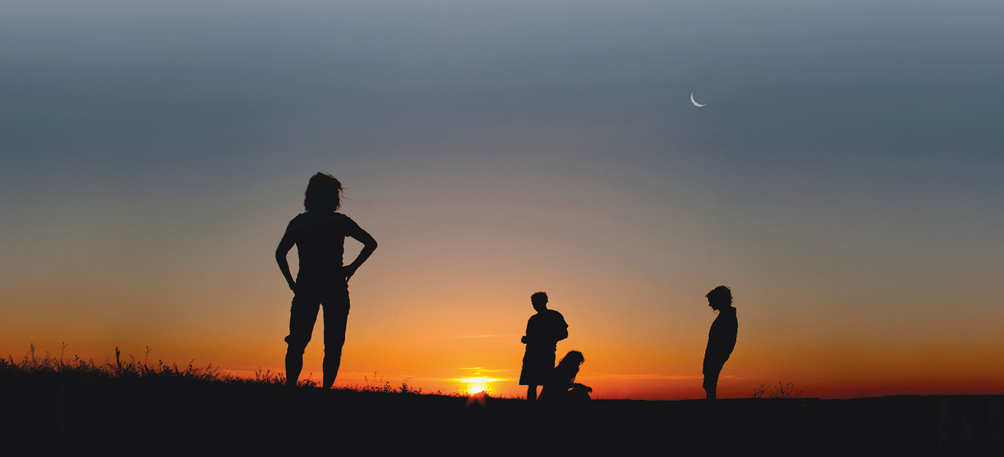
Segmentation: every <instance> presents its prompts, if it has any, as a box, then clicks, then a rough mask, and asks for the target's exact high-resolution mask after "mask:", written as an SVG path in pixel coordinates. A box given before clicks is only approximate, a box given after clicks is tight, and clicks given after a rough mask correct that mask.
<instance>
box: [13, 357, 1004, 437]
mask: <svg viewBox="0 0 1004 457" xmlns="http://www.w3.org/2000/svg"><path fill="white" fill-rule="evenodd" d="M284 383H285V378H284V377H283V376H282V375H276V374H272V373H267V372H266V373H258V374H257V375H256V376H255V377H253V378H239V377H234V376H226V375H220V374H218V373H217V371H216V370H214V369H213V368H212V367H211V366H210V367H206V368H195V367H193V366H191V365H189V366H187V367H177V366H174V365H171V366H168V365H165V364H163V363H159V362H158V363H155V364H150V363H149V362H148V361H147V360H143V361H138V360H136V359H134V358H129V359H128V360H123V359H122V358H121V356H120V355H119V354H116V358H115V361H114V362H110V363H107V364H103V365H98V364H95V363H94V362H93V361H83V360H80V359H77V358H74V359H71V360H64V359H63V358H62V357H54V356H51V355H46V356H41V357H34V356H33V355H31V356H26V357H25V358H24V359H23V360H21V361H15V360H14V359H13V358H8V359H6V360H3V359H0V389H2V392H3V398H4V401H3V407H2V410H0V438H2V440H3V441H2V442H3V443H5V445H10V444H11V443H31V446H34V448H35V449H37V450H39V452H40V453H48V452H43V450H45V451H48V450H51V451H53V452H56V451H64V452H79V451H82V450H85V449H97V450H100V451H102V452H103V453H112V454H125V453H130V454H132V453H144V454H146V453H154V454H158V453H175V452H185V453H196V454H205V453H210V452H221V451H224V452H225V451H256V453H260V452H266V451H269V452H288V451H294V450H303V451H320V452H324V453H329V452H341V451H350V452H352V453H361V454H363V455H385V454H388V453H414V452H416V451H419V450H425V449H431V450H434V451H436V452H437V453H446V454H473V455H478V454H488V455H501V454H513V453H518V454H530V455H544V454H547V455H564V454H571V453H582V454H584V455H594V454H597V453H609V454H611V455H620V454H622V453H625V452H630V451H636V452H644V453H646V454H648V453H653V452H657V453H659V454H663V455H664V454H670V453H682V454H681V455H690V454H695V453H710V454H712V455H714V454H718V453H720V452H724V451H730V452H732V451H744V450H746V451H748V450H765V449H766V450H776V451H781V452H784V453H791V454H800V455H817V454H828V453H830V452H837V451H840V452H855V453H862V452H863V453H866V454H873V453H877V452H879V451H883V450H884V451H894V452H904V451H909V452H921V453H930V452H932V451H952V450H960V449H961V450H965V451H967V453H988V454H990V455H1001V449H1002V447H1001V446H1002V444H1004V440H1002V438H1001V437H1002V435H1004V434H1002V430H1004V421H1002V414H1001V412H1002V411H1001V404H1002V402H1001V400H1002V398H1004V397H1001V396H943V397H937V396H925V397H918V396H900V397H882V398H866V399H855V400H820V399H813V398H792V397H793V395H791V391H790V389H789V390H787V391H786V392H787V396H788V398H763V397H764V396H765V395H764V393H763V390H761V391H760V395H759V397H761V398H748V399H729V400H719V401H717V402H706V401H703V400H685V401H637V400H593V401H590V402H587V403H583V404H579V405H576V406H574V407H572V408H567V409H563V410H553V409H548V410H544V409H540V408H534V407H531V405H529V404H527V403H526V402H525V401H524V400H521V399H513V398H508V399H505V398H492V397H488V396H483V395H481V396H476V397H466V396H460V395H442V394H419V393H417V392H415V391H413V390H412V389H410V388H408V387H407V386H401V387H397V388H395V387H392V386H390V385H389V384H386V383H383V384H380V383H376V384H372V385H367V386H359V387H356V388H354V389H335V390H329V391H325V390H322V389H319V388H317V386H316V385H314V384H311V383H301V385H300V386H299V387H298V388H296V389H288V388H285V387H284V385H283V384H284ZM782 387H785V386H782Z"/></svg>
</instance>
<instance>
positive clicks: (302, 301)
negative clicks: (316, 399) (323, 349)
mask: <svg viewBox="0 0 1004 457" xmlns="http://www.w3.org/2000/svg"><path fill="white" fill-rule="evenodd" d="M319 307H320V302H319V301H317V300H316V299H314V298H311V297H309V296H308V294H297V295H296V296H294V297H293V305H292V306H291V307H290V309H289V335H288V336H286V385H287V386H289V387H296V381H297V380H298V379H299V378H300V371H301V370H303V351H304V350H305V349H307V343H309V342H310V335H311V333H314V323H316V322H317V311H318V308H319Z"/></svg>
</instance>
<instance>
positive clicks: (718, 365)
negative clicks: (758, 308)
mask: <svg viewBox="0 0 1004 457" xmlns="http://www.w3.org/2000/svg"><path fill="white" fill-rule="evenodd" d="M705 296H706V297H708V306H710V307H711V309H713V310H715V311H718V317H717V318H715V322H714V323H712V324H711V331H710V332H708V348H707V349H705V351H704V391H705V392H706V393H707V398H708V400H714V399H715V398H717V393H716V391H717V389H718V375H719V374H720V373H721V372H722V366H724V365H725V361H726V360H729V356H730V355H732V350H733V349H735V347H736V334H737V333H738V331H739V321H737V320H736V309H735V308H733V307H732V290H731V289H729V288H728V287H725V286H718V287H715V288H714V289H712V290H711V292H708V294H707V295H705Z"/></svg>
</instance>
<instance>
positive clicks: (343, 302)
mask: <svg viewBox="0 0 1004 457" xmlns="http://www.w3.org/2000/svg"><path fill="white" fill-rule="evenodd" d="M348 321H349V291H348V289H347V288H346V289H345V290H338V291H336V292H335V296H334V297H332V299H331V300H330V302H328V303H325V304H324V363H323V365H322V367H323V368H324V383H323V384H322V386H323V387H324V388H325V389H330V388H331V386H332V385H334V384H335V377H336V376H338V367H339V366H341V364H342V346H344V345H345V328H346V326H347V325H348Z"/></svg>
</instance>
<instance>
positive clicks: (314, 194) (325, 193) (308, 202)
mask: <svg viewBox="0 0 1004 457" xmlns="http://www.w3.org/2000/svg"><path fill="white" fill-rule="evenodd" d="M341 194H342V183H340V182H338V180H337V179H335V177H334V176H331V175H329V174H327V173H321V172H318V173H317V174H316V175H314V176H311V177H310V182H308V183H307V191H306V192H304V193H303V208H304V209H306V210H307V211H338V208H341V207H342V195H341Z"/></svg>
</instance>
